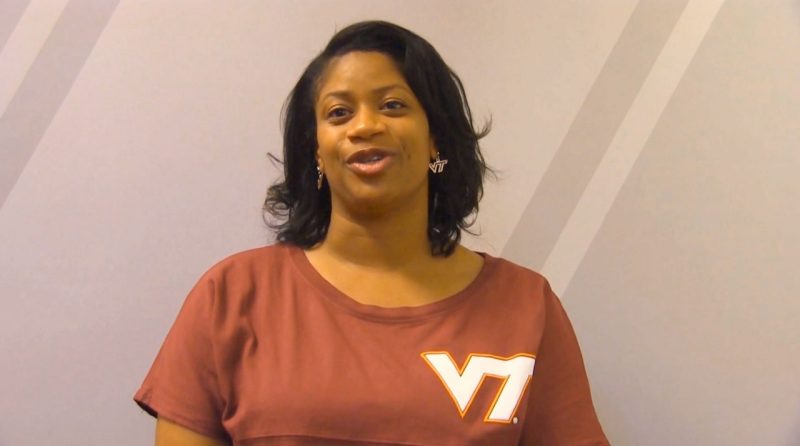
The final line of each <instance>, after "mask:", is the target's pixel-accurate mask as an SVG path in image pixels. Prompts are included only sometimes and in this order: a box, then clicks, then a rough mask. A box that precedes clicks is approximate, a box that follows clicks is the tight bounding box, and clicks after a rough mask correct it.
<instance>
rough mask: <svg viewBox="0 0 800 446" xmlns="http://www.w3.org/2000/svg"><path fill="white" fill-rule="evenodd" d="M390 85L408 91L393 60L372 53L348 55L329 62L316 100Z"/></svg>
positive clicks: (352, 53)
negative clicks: (340, 93)
mask: <svg viewBox="0 0 800 446" xmlns="http://www.w3.org/2000/svg"><path fill="white" fill-rule="evenodd" d="M389 85H398V86H400V87H404V88H406V89H408V90H409V91H410V90H411V89H410V88H409V87H408V83H407V82H406V80H405V78H404V77H403V74H402V73H401V72H400V70H399V68H398V66H397V63H396V62H395V61H394V59H392V58H391V57H390V56H387V55H386V54H383V53H379V52H374V51H369V52H365V51H351V52H349V53H347V54H343V55H341V56H338V57H336V58H334V59H332V60H331V61H330V63H329V64H328V66H327V67H326V68H325V70H324V71H323V72H322V76H320V80H319V84H318V89H317V93H318V94H317V98H318V99H320V98H323V97H325V95H327V94H328V93H330V92H332V91H347V92H351V93H358V92H359V91H362V90H363V91H367V90H370V91H372V90H375V89H377V88H381V87H385V86H389Z"/></svg>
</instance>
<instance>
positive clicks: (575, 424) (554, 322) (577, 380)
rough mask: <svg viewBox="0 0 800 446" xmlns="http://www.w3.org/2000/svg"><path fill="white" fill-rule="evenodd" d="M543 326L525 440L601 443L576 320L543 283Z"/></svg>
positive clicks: (562, 445)
mask: <svg viewBox="0 0 800 446" xmlns="http://www.w3.org/2000/svg"><path fill="white" fill-rule="evenodd" d="M544 294H545V296H544V299H545V307H546V308H545V328H544V333H543V335H542V340H541V344H540V346H539V351H538V352H537V355H536V365H535V367H534V373H533V380H532V381H531V395H530V399H529V403H528V404H529V405H528V414H527V416H526V421H525V423H526V424H525V432H524V435H523V440H522V442H521V444H523V445H529V446H533V445H547V446H603V445H608V444H609V443H608V440H607V439H606V437H605V434H603V429H602V428H601V426H600V423H599V421H598V420H597V414H596V413H595V410H594V405H593V403H592V396H591V392H590V390H589V380H588V378H587V376H586V369H585V367H584V364H583V358H582V356H581V351H580V348H579V346H578V340H577V338H576V337H575V332H574V330H573V328H572V324H571V323H570V321H569V319H568V318H567V314H566V312H565V311H564V308H563V307H562V306H561V302H560V301H559V300H558V297H556V295H555V294H554V293H553V291H552V290H551V288H550V285H549V284H547V283H545V292H544Z"/></svg>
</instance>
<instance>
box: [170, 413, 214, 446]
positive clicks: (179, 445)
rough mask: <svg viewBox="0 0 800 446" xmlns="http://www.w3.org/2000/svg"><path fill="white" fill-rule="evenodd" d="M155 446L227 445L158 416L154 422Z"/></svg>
mask: <svg viewBox="0 0 800 446" xmlns="http://www.w3.org/2000/svg"><path fill="white" fill-rule="evenodd" d="M156 446H228V443H225V442H222V441H220V440H217V439H214V438H211V437H206V436H205V435H201V434H198V433H196V432H194V431H191V430H189V429H186V428H185V427H183V426H181V425H178V424H175V423H173V422H172V421H169V420H167V419H165V418H161V417H159V418H158V421H157V422H156Z"/></svg>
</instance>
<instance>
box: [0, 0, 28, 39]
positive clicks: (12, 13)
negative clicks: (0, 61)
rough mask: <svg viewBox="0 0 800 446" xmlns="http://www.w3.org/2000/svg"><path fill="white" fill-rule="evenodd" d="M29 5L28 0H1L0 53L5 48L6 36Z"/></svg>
mask: <svg viewBox="0 0 800 446" xmlns="http://www.w3.org/2000/svg"><path fill="white" fill-rule="evenodd" d="M29 3H30V1H29V0H3V1H2V2H0V51H2V49H3V48H4V47H5V46H6V42H7V41H8V36H10V35H11V33H12V32H13V31H14V28H16V27H17V22H19V18H20V17H22V14H23V13H24V12H25V9H26V8H27V7H28V4H29Z"/></svg>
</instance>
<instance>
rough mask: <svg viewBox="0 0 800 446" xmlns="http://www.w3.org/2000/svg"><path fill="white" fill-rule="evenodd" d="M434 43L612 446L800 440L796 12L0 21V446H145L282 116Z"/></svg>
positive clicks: (481, 245) (550, 11)
mask: <svg viewBox="0 0 800 446" xmlns="http://www.w3.org/2000/svg"><path fill="white" fill-rule="evenodd" d="M370 18H381V19H386V20H390V21H394V22H397V23H399V24H401V25H404V26H407V27H409V28H410V29H412V30H414V31H416V32H418V33H419V34H421V35H422V36H424V37H426V38H427V39H429V40H430V41H431V42H432V43H433V44H434V46H436V47H437V48H438V49H439V51H440V52H441V53H442V54H443V56H444V57H445V60H447V61H448V62H449V63H450V65H451V66H452V67H453V68H454V69H455V70H456V71H457V72H458V73H459V74H460V75H461V76H462V79H463V80H464V83H465V85H466V88H467V92H468V94H469V98H470V100H471V102H472V104H473V111H474V112H475V114H476V116H477V117H479V118H480V117H485V116H489V115H491V116H492V118H493V120H494V131H493V132H492V134H491V135H490V136H489V137H487V138H486V140H485V143H484V146H485V151H486V156H487V158H488V160H489V162H490V163H491V164H492V165H493V166H495V167H496V168H498V169H499V170H500V171H501V179H500V180H499V181H497V182H492V183H489V184H488V185H487V193H486V197H485V199H484V201H483V203H482V207H481V214H480V217H479V220H478V226H479V227H480V229H481V230H482V236H481V237H479V238H470V239H468V241H467V242H468V244H469V246H471V247H473V248H475V249H479V250H484V251H489V252H491V253H493V254H497V255H504V256H506V257H509V258H511V259H513V260H515V261H517V262H520V263H523V264H525V265H527V266H529V267H531V268H534V269H537V270H540V271H542V272H544V273H545V275H547V276H548V277H549V278H550V279H551V281H552V282H553V284H554V287H555V288H556V289H558V290H559V291H560V294H561V296H562V299H563V301H564V303H565V306H566V307H567V310H568V311H569V313H570V315H571V317H572V319H573V323H574V325H575V328H576V331H577V332H578V335H579V338H580V340H581V344H582V347H583V350H584V356H585V359H586V362H587V367H588V369H589V373H590V377H591V381H592V386H593V391H594V395H595V402H596V406H597V410H598V413H599V416H600V418H601V421H602V422H603V424H604V427H605V429H606V431H607V434H608V436H609V438H610V439H611V440H612V442H613V443H614V444H618V445H658V446H662V445H663V446H667V445H717V444H718V445H798V444H800V380H798V379H797V374H798V371H800V347H799V346H800V342H799V341H800V303H799V301H798V299H797V298H798V291H800V279H799V278H798V277H800V276H799V275H798V274H797V273H796V272H795V271H794V267H795V266H796V265H798V264H800V254H798V253H800V229H798V228H800V206H798V199H799V198H800V193H799V192H800V181H798V179H797V177H798V172H800V151H799V150H798V148H800V144H799V143H800V141H798V135H800V125H798V122H800V82H798V79H800V4H799V3H798V2H795V1H790V0H771V1H763V2H762V1H757V0H727V1H724V2H722V1H718V0H692V1H687V0H659V1H644V0H643V1H639V2H637V1H635V0H613V1H612V0H606V1H603V2H589V1H584V2H577V1H576V2H564V1H562V0H536V1H506V2H485V1H455V0H453V1H436V2H432V1H405V2H373V1H366V0H364V1H355V0H354V1H332V0H329V1H314V2H290V1H286V0H281V1H270V2H262V1H238V2H235V3H234V2H211V1H195V0H193V1H188V0H183V1H171V2H159V1H121V2H117V1H111V0H109V1H90V0H51V1H46V0H41V1H30V2H28V1H17V0H4V1H0V206H1V207H0V298H2V311H0V358H2V360H0V383H1V384H0V395H2V397H1V398H0V445H4V446H5V445H14V446H17V445H39V444H53V443H58V444H65V445H85V444H117V445H131V446H132V445H140V444H149V443H150V442H151V441H152V435H153V422H152V420H151V419H150V418H149V417H147V416H146V415H144V414H143V413H142V412H141V411H140V410H139V409H138V408H137V407H136V406H135V404H134V403H133V402H132V400H131V397H132V394H133V392H134V391H135V389H136V388H137V386H138V385H139V383H140V382H141V380H142V379H143V377H144V374H145V372H146V371H147V369H148V368H149V366H150V363H151V361H152V360H153V358H154V356H155V354H156V352H157V349H158V347H159V345H160V343H161V341H162V340H163V337H164V335H165V334H166V331H167V329H168V327H169V325H170V324H171V322H172V320H173V318H174V317H175V314H176V312H177V310H178V308H179V306H180V304H181V302H182V300H183V297H184V296H185V294H186V292H187V291H188V290H189V288H190V287H191V286H192V285H193V283H194V282H195V280H196V279H197V278H198V277H199V275H200V274H201V273H202V272H203V271H204V270H205V269H206V268H207V267H208V266H210V265H211V264H212V263H214V262H215V261H217V260H219V259H220V258H221V257H223V256H225V255H228V254H230V253H232V252H235V251H238V250H241V249H245V248H249V247H253V246H257V245H263V244H265V243H268V242H269V240H270V237H271V236H270V234H269V232H268V231H267V230H266V229H265V228H264V226H263V224H262V222H261V215H260V206H261V202H262V200H263V196H264V192H265V190H266V187H267V186H268V185H269V184H270V183H271V182H272V181H274V180H275V179H276V178H277V175H278V172H277V170H276V169H275V168H274V167H272V166H271V165H270V164H269V162H268V161H267V158H266V153H267V152H270V151H272V152H275V153H277V152H278V151H279V150H280V144H281V141H280V133H279V111H280V107H281V104H282V102H283V100H284V98H285V97H286V94H287V93H288V92H289V90H290V88H291V86H292V85H293V83H294V82H295V80H296V78H297V77H298V75H299V74H300V72H301V70H302V68H303V67H304V66H305V64H306V63H307V62H308V61H309V60H310V59H311V58H312V57H313V56H314V54H315V53H316V52H317V51H318V50H320V49H321V47H322V46H323V45H324V43H325V42H326V41H327V39H328V38H329V37H330V36H331V35H332V34H333V33H334V32H335V30H336V29H337V28H341V27H343V26H345V25H347V24H349V23H352V22H354V21H357V20H362V19H370Z"/></svg>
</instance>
